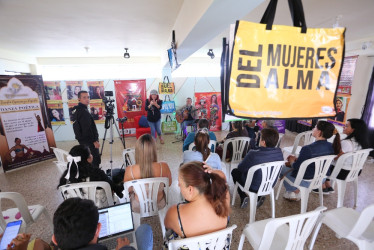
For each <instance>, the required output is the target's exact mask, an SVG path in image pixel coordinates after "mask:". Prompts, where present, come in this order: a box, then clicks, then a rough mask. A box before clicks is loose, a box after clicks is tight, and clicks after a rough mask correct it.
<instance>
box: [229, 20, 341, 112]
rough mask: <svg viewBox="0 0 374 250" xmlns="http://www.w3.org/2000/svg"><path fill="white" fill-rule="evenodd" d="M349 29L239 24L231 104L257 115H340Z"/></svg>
mask: <svg viewBox="0 0 374 250" xmlns="http://www.w3.org/2000/svg"><path fill="white" fill-rule="evenodd" d="M344 32H345V28H335V29H322V28H321V29H311V28H308V29H307V33H304V34H303V33H301V28H298V27H289V26H283V25H273V26H272V30H266V24H257V23H251V22H246V21H239V22H238V23H237V31H236V34H235V41H234V47H233V54H232V67H231V75H230V88H229V105H230V108H231V110H232V112H233V114H234V115H236V116H243V117H252V118H266V117H268V118H312V117H331V116H335V111H334V97H335V92H336V88H337V83H338V78H339V74H340V71H341V65H342V60H343V51H344Z"/></svg>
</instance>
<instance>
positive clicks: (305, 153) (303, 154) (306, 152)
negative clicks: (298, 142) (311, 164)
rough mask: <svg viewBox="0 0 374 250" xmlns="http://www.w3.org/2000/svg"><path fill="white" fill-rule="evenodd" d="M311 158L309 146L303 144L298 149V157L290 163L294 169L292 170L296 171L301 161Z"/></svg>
mask: <svg viewBox="0 0 374 250" xmlns="http://www.w3.org/2000/svg"><path fill="white" fill-rule="evenodd" d="M310 158H311V152H310V149H309V147H307V146H304V147H302V148H301V150H300V154H299V157H298V158H297V159H296V161H295V162H293V163H291V167H292V168H293V169H294V171H296V172H298V171H299V168H300V165H301V163H303V162H304V161H305V160H308V159H310Z"/></svg>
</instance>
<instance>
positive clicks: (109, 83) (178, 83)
mask: <svg viewBox="0 0 374 250" xmlns="http://www.w3.org/2000/svg"><path fill="white" fill-rule="evenodd" d="M93 80H98V79H85V80H84V83H83V89H86V90H87V85H86V81H93ZM114 80H118V79H106V80H103V81H104V87H105V90H112V91H114ZM131 80H134V79H131ZM160 81H161V80H160V79H158V78H147V79H146V89H147V96H149V94H150V91H151V90H152V89H158V83H159V82H160ZM170 81H174V82H175V93H176V94H175V95H171V99H173V98H174V100H175V103H176V106H177V107H181V106H183V105H184V104H185V100H186V98H187V97H191V98H194V93H195V92H220V79H219V77H197V78H195V77H191V78H174V79H170ZM61 91H62V92H64V91H66V83H65V81H61ZM63 95H64V94H63ZM161 98H164V95H161ZM63 105H64V117H65V120H66V125H58V126H53V131H54V135H55V139H56V141H71V140H75V137H74V132H73V127H72V125H71V124H70V121H69V112H68V105H67V102H66V101H64V102H63ZM116 111H117V108H115V112H116ZM114 118H115V119H116V118H117V115H116V114H115V115H114ZM162 119H164V115H163V117H162ZM96 126H97V128H98V131H99V138H100V139H102V138H103V136H104V131H105V129H104V124H97V125H96ZM114 136H115V137H118V134H117V132H115V133H114ZM107 138H108V135H107Z"/></svg>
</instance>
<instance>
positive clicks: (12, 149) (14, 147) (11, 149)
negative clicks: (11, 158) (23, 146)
mask: <svg viewBox="0 0 374 250" xmlns="http://www.w3.org/2000/svg"><path fill="white" fill-rule="evenodd" d="M15 149H16V146H13V147H11V148H10V149H9V151H8V154H10V153H12V152H13V151H14V150H15Z"/></svg>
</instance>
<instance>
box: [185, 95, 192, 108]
mask: <svg viewBox="0 0 374 250" xmlns="http://www.w3.org/2000/svg"><path fill="white" fill-rule="evenodd" d="M186 105H187V107H190V106H191V105H192V99H191V97H187V99H186Z"/></svg>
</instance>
